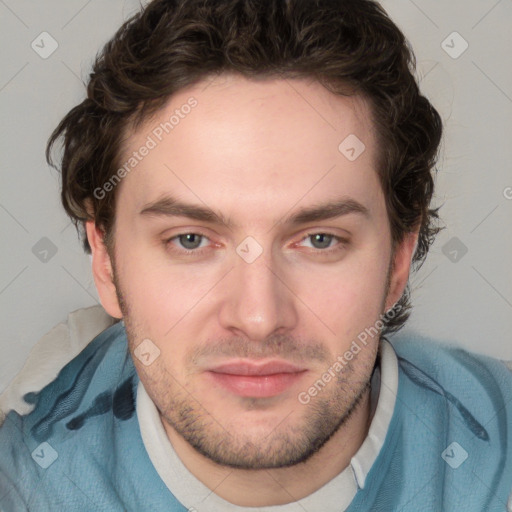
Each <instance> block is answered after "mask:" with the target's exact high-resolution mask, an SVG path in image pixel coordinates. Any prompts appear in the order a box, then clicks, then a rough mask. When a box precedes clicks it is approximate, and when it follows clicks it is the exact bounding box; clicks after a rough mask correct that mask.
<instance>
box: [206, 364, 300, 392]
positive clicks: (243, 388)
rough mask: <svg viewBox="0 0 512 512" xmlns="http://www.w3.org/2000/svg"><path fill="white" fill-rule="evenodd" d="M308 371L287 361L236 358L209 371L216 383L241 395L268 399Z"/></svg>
mask: <svg viewBox="0 0 512 512" xmlns="http://www.w3.org/2000/svg"><path fill="white" fill-rule="evenodd" d="M307 371H308V370H307V369H305V368H302V367H299V366H295V365H293V364H291V363H288V362H286V361H269V362H266V363H261V364H256V363H254V362H246V361H237V362H232V363H227V364H222V365H219V366H216V367H214V368H211V369H210V370H208V371H207V373H208V374H209V376H210V377H211V379H213V381H214V382H216V383H217V384H219V385H220V386H222V387H223V388H224V389H227V390H228V391H230V392H231V393H234V394H236V395H238V396H242V397H253V398H268V397H272V396H276V395H279V394H280V393H283V392H284V391H286V390H287V389H289V388H290V387H292V386H293V385H294V384H295V383H297V381H298V380H299V379H301V378H302V377H303V376H304V374H305V373H306V372H307Z"/></svg>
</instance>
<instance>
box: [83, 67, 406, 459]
mask: <svg viewBox="0 0 512 512" xmlns="http://www.w3.org/2000/svg"><path fill="white" fill-rule="evenodd" d="M186 105H188V107H186ZM171 116H174V118H172V117H171ZM165 123H168V124H167V125H166V124H165ZM167 131H168V133H167ZM349 136H350V137H351V138H350V139H348V141H349V142H350V143H345V146H344V145H343V144H342V146H341V150H340V149H339V146H340V143H342V142H343V141H344V140H345V139H346V138H347V137H349ZM354 136H356V137H357V139H359V141H361V142H362V143H363V144H364V151H362V153H361V154H359V156H357V155H358V153H359V152H360V149H361V148H362V146H361V145H360V142H357V140H356V139H355V138H354ZM150 139H151V142H150ZM354 141H356V142H354ZM347 144H348V148H347V147H346V146H347ZM143 146H146V147H149V148H150V149H149V150H148V151H144V150H140V151H139V149H140V148H141V147H143ZM350 147H353V148H354V149H355V150H354V151H351V150H350ZM134 151H136V152H137V156H135V158H136V159H137V163H136V165H134V166H133V169H131V170H130V172H127V173H126V174H127V175H126V176H125V177H124V178H123V179H122V181H121V183H120V184H119V185H118V187H119V189H118V190H117V193H118V199H117V210H116V225H115V234H114V237H115V250H114V254H113V263H114V267H113V271H114V277H115V278H114V284H112V283H111V282H110V283H109V279H108V277H107V274H108V269H109V265H110V260H109V259H108V256H107V255H106V253H105V252H104V251H103V252H102V248H101V244H99V243H96V242H95V240H94V237H95V234H94V233H95V231H94V228H93V226H91V225H88V226H87V229H88V234H89V240H90V241H92V243H91V245H92V246H93V257H94V263H93V270H94V272H95V279H96V283H97V286H98V290H99V293H100V297H101V299H102V303H103V305H104V306H105V308H106V309H107V311H108V312H109V313H110V314H111V315H113V316H123V318H124V321H125V326H126V331H127V336H128V341H129V348H130V351H131V352H132V355H133V359H134V363H135V366H136V369H137V372H138V374H139V376H140V379H141V381H142V383H143V384H144V386H145V388H146V390H147V392H148V394H149V395H150V397H151V398H152V400H153V401H154V403H155V404H156V406H157V407H158V409H159V411H160V414H161V417H162V422H163V424H164V427H165V428H166V430H167V432H168V433H169V434H170V436H171V435H176V434H178V435H179V436H181V437H182V438H184V439H185V440H186V441H187V442H188V443H189V444H190V445H191V446H192V447H194V448H195V449H196V450H197V452H199V453H200V454H202V455H204V456H206V457H208V458H209V459H211V460H213V461H215V462H217V463H219V464H223V465H227V466H232V467H238V468H246V469H261V468H275V467H285V466H290V465H292V464H296V463H297V462H299V461H305V460H307V459H308V458H309V457H310V456H311V455H312V454H313V453H314V452H315V451H316V450H317V449H318V448H319V447H321V446H322V445H323V444H324V443H325V442H326V441H327V440H328V439H329V438H330V437H331V436H332V435H333V433H334V432H336V431H337V430H338V429H339V428H340V426H341V425H343V424H344V422H346V421H347V418H349V417H350V415H351V413H352V412H353V411H354V410H355V409H356V406H357V404H358V402H359V401H360V400H361V397H362V396H363V395H364V394H365V392H366V391H367V390H368V383H369V381H370V378H371V373H372V369H373V367H374V362H375V357H376V351H377V347H378V336H376V337H375V338H374V339H371V340H368V343H367V345H365V346H363V345H361V343H359V345H361V350H360V351H359V352H358V353H357V354H354V355H353V358H351V360H347V359H346V358H345V359H344V361H345V363H344V364H343V365H342V369H341V370H338V371H334V372H333V371H332V368H333V365H334V363H335V362H336V361H340V359H339V358H338V356H343V355H344V354H345V353H346V352H347V351H349V350H350V348H351V346H353V345H352V342H353V341H354V340H357V339H358V338H357V337H358V335H359V334H360V333H362V332H364V331H365V329H366V328H369V327H372V326H374V325H375V324H376V322H377V321H378V320H379V317H380V315H381V314H382V313H383V312H384V311H385V310H386V309H387V308H389V307H391V306H392V305H393V304H394V302H396V301H397V300H398V298H399V296H400V295H401V291H402V290H403V287H404V286H405V282H406V280H407V276H408V269H409V264H410V255H411V249H412V245H408V246H407V248H408V249H407V248H406V249H407V250H405V251H403V252H401V253H400V254H402V255H403V256H399V257H401V258H402V259H399V260H397V264H396V265H395V267H393V265H392V261H393V259H392V251H391V237H390V229H389V224H388V220H387V215H386V208H385V202H384V197H383V193H382V190H381V187H380V184H379V181H378V177H377V174H376V167H375V166H376V164H375V159H376V142H375V135H374V133H373V132H372V123H371V118H370V111H369V108H368V105H367V104H366V103H365V102H364V101H363V100H362V99H361V98H359V97H341V96H335V95H333V94H331V93H329V92H328V91H327V90H325V89H324V88H323V87H322V86H321V85H319V84H318V83H316V82H310V81H305V80H297V79H294V80H287V81H285V80H277V79H276V80H266V81H250V80H247V79H244V78H241V77H237V76H233V75H224V76H222V77H217V78H216V79H215V80H214V81H213V82H211V81H208V82H206V81H205V82H202V83H200V84H198V85H196V86H194V87H191V88H188V89H186V90H182V91H181V92H180V93H178V94H176V95H175V96H173V98H172V99H171V100H170V102H169V103H168V104H167V106H166V107H165V108H164V109H162V110H161V111H159V112H158V114H157V115H156V117H154V118H153V119H151V120H150V121H148V122H147V123H146V124H145V125H144V126H142V127H140V128H139V129H138V130H137V131H136V132H133V133H131V134H129V137H128V138H127V140H126V145H125V147H124V149H123V154H122V157H121V160H122V162H128V161H129V159H130V157H134ZM142 153H144V155H142ZM347 155H348V157H350V158H348V157H347ZM354 156H357V158H355V159H354ZM139 157H140V158H139ZM132 163H134V162H132ZM114 285H115V286H114ZM144 340H150V341H144ZM143 341H144V344H143V345H141V347H144V353H146V354H148V353H149V354H150V356H149V357H148V356H147V355H146V356H145V357H146V362H148V361H149V360H152V359H153V358H154V357H155V358H154V360H153V361H152V362H151V364H148V365H145V364H143V362H142V361H141V360H139V358H138V357H137V356H136V352H135V349H136V348H137V347H138V346H139V344H141V343H142V342H143ZM329 368H331V379H329V381H328V382H327V383H325V373H326V372H328V370H329ZM338 368H339V367H338ZM322 376H324V378H323V377H322ZM319 379H323V381H324V383H325V386H322V387H321V388H318V390H317V393H316V394H315V396H313V395H312V394H311V393H308V390H309V389H310V388H311V387H312V386H314V384H315V382H318V381H319ZM306 394H307V396H309V400H305V397H306ZM300 397H302V399H300ZM306 402H307V403H306Z"/></svg>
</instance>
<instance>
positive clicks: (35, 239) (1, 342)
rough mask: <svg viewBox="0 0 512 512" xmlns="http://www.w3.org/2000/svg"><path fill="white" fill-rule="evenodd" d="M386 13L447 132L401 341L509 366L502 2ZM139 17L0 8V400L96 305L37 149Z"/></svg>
mask: <svg viewBox="0 0 512 512" xmlns="http://www.w3.org/2000/svg"><path fill="white" fill-rule="evenodd" d="M382 5H383V6H384V8H385V9H386V10H387V11H388V12H389V13H390V15H391V17H392V18H393V19H394V20H395V22H396V23H397V24H398V25H399V26H400V27H401V29H402V30H403V31H404V33H405V34H406V36H407V37H408V38H409V40H410V42H411V44H412V47H413V49H414V51H415V53H416V56H417V62H418V76H419V79H420V80H421V84H420V86H421V88H422V90H423V92H424V93H425V94H426V95H427V96H428V97H429V99H430V100H431V101H432V102H433V103H434V105H435V106H436V108H437V109H438V110H439V112H440V114H441V116H442V118H443V120H444V123H445V138H444V143H443V149H442V156H441V159H440V161H439V165H438V167H439V173H438V176H437V179H436V186H437V192H436V199H435V202H436V204H443V207H442V208H441V211H440V213H441V217H442V220H443V223H444V225H445V226H446V229H445V230H444V231H442V232H441V233H440V235H439V236H438V239H437V241H436V243H435V245H434V246H433V247H432V249H431V252H430V255H429V257H428V259H427V262H426V263H425V264H424V266H423V267H422V268H421V269H420V270H419V271H418V272H417V273H416V274H413V275H412V276H411V280H410V281H411V288H412V299H413V304H414V312H413V314H412V316H411V318H410V320H409V322H408V324H407V326H406V327H405V329H404V331H402V335H406V334H407V332H409V331H411V330H414V331H419V332H420V333H422V334H424V335H428V336H430V337H432V338H435V339H442V340H449V341H451V342H454V343H456V344H459V345H461V346H463V347H466V348H467V349H469V350H472V351H475V352H480V353H485V354H488V355H491V356H494V357H499V358H502V359H512V336H511V332H512V270H511V262H512V232H511V231H512V230H511V225H512V222H511V221H512V141H511V134H512V129H511V128H512V121H511V119H512V70H511V65H510V62H511V61H510V50H511V49H512V35H511V32H512V31H511V30H510V27H511V26H512V3H511V2H510V1H504V0H502V1H497V0H479V1H476V0H472V1H468V0H451V1H450V2H439V1H434V0H415V1H409V0H384V1H383V2H382ZM138 6H139V3H138V2H136V1H134V0H124V1H123V0H108V1H107V0H102V1H100V0H92V1H89V2H87V1H85V0H73V1H69V0H68V1H66V2H64V1H60V2H59V1H56V0H51V1H41V2H33V1H28V0H17V1H16V2H14V1H13V0H5V2H1V3H0V19H1V22H0V23H1V28H2V30H1V31H0V38H1V42H2V44H1V63H2V67H1V69H2V73H1V78H0V105H1V112H2V116H1V123H2V137H1V155H2V157H1V166H2V170H1V186H0V223H1V229H2V247H3V253H2V259H1V261H2V265H1V272H0V308H1V315H2V316H1V329H2V330H1V338H0V392H1V391H2V390H3V389H4V388H5V387H6V386H7V384H8V383H9V381H10V380H11V379H12V378H13V377H14V375H15V374H16V373H17V371H19V369H21V367H22V365H23V363H24V361H25V359H26V357H27V355H28V353H29V351H30V349H31V347H32V346H33V345H34V344H35V343H36V342H37V341H38V340H39V338H40V337H41V336H42V335H44V334H45V333H46V332H48V331H49V330H50V329H51V328H52V327H53V326H54V325H56V324H57V323H59V322H61V321H63V320H65V319H66V316H67V314H68V313H69V312H71V311H73V310H76V309H78V308H81V307H87V306H91V305H94V304H96V303H98V297H97V293H96V290H95V286H94V282H93V279H92V275H91V270H90V260H89V257H88V256H87V255H86V254H85V253H84V252H83V250H82V247H81V245H80V243H79V241H78V239H77V235H76V232H75V230H74V227H73V226H72V225H71V223H70V221H69V219H68V218H67V217H66V215H65V214H64V211H63V209H62V207H61V205H60V197H59V174H58V173H57V172H56V171H54V170H53V169H50V168H49V167H48V165H47V164H46V162H45V158H44V149H45V144H46V141H47V139H48V137H49V135H50V133H51V131H52V130H53V129H54V128H55V127H56V125H57V124H58V122H59V121H60V119H61V118H62V117H63V116H64V115H65V114H66V113H67V111H68V110H69V109H71V108H72V107H73V106H74V105H76V104H77V103H79V102H80V101H81V100H82V99H83V98H84V95H85V88H84V82H85V81H86V80H87V77H88V74H89V72H90V66H91V63H92V60H93V58H94V56H95V54H96V52H97V51H98V50H99V49H100V48H101V47H102V46H103V44H104V43H105V42H106V41H107V40H108V39H109V38H110V37H111V36H112V35H113V33H114V32H115V30H116V29H117V28H118V27H119V26H120V24H121V23H122V22H123V21H124V20H125V19H127V18H128V17H129V16H130V15H132V14H134V13H135V11H136V10H137V9H138ZM42 32H47V33H48V34H50V35H51V37H52V38H53V39H54V40H55V41H56V43H57V44H58V47H57V49H56V50H55V51H54V52H53V53H52V54H51V55H50V56H47V58H42V56H41V54H42V55H43V56H46V55H44V52H49V51H50V50H51V49H52V46H51V45H52V44H55V43H53V42H52V41H51V40H50V38H49V36H46V35H43V36H41V35H40V34H41V33H42ZM453 32H457V33H458V34H459V35H456V34H455V35H453ZM41 39H43V42H41ZM443 41H445V42H444V43H443ZM33 42H34V43H33ZM466 44H467V45H468V47H467V49H466V50H465V51H464V52H463V53H461V51H462V50H463V49H464V47H465V45H466ZM31 45H33V46H34V47H33V46H31ZM35 45H38V46H35ZM459 54H460V55H459ZM466 251H467V252H466Z"/></svg>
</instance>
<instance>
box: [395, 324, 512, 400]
mask: <svg viewBox="0 0 512 512" xmlns="http://www.w3.org/2000/svg"><path fill="white" fill-rule="evenodd" d="M389 342H390V343H391V344H392V346H393V348H394V350H395V352H396V354H397V357H398V361H399V366H400V369H401V370H403V371H407V370H410V369H411V368H412V367H411V365H414V366H416V367H418V368H421V369H422V370H423V371H424V372H426V373H428V374H429V375H430V376H432V377H434V378H438V379H442V380H444V381H448V382H450V381H453V382H457V381H458V379H460V378H461V377H462V378H464V379H465V382H466V384H468V383H474V384H475V385H480V386H482V387H484V388H486V389H488V390H490V389H492V388H494V387H496V386H497V387H498V388H500V389H502V390H503V392H507V391H511V390H510V384H511V383H512V371H511V368H510V367H509V365H508V364H507V363H506V362H505V361H501V360H499V359H496V358H493V357H489V356H487V355H483V354H478V353H475V352H471V351H468V350H466V349H465V348H463V347H461V346H460V345H458V344H456V343H455V342H453V341H448V340H434V339H431V338H427V337H425V336H422V335H420V334H418V333H414V332H413V333H406V334H400V335H399V336H396V337H393V338H390V339H389Z"/></svg>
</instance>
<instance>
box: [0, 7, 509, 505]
mask: <svg viewBox="0 0 512 512" xmlns="http://www.w3.org/2000/svg"><path fill="white" fill-rule="evenodd" d="M412 63H413V58H412V55H411V54H410V52H409V50H408V48H407V45H406V42H405V40H404V37H403V35H402V34H401V32H400V31H399V30H398V28H397V27H396V26H395V25H394V24H393V23H392V22H391V21H390V20H389V18H388V17H387V16H386V14H385V13H384V11H383V10H382V9H381V8H380V7H379V6H378V5H377V4H376V3H375V2H373V1H370V0H338V1H332V0H331V1H329V0H318V1H316V2H314V3H312V2H302V1H298V0H295V1H294V0H290V1H283V0H266V1H254V0H253V1H250V0H245V1H238V0H237V1H235V0H216V1H215V2H214V1H204V0H201V1H199V0H181V1H176V2H171V1H168V0H154V1H153V2H151V3H150V4H149V5H148V6H147V7H146V8H145V10H143V11H142V12H141V13H140V14H138V15H136V16H135V17H134V18H132V19H131V20H129V21H128V22H127V23H126V24H125V25H123V27H121V29H120V30H119V31H118V33H117V34H116V35H115V36H114V38H113V39H112V40H111V41H110V42H109V43H108V44H107V45H106V46H105V48H104V50H103V52H102V54H101V55H99V57H98V58H97V61H96V63H95V65H94V69H93V73H92V74H91V77H90V81H89V84H88V90H87V91H88V98H87V99H86V100H84V101H83V102H82V103H81V104H80V105H78V106H77V107H75V108H74V109H73V110H71V111H70V112H69V114H68V115H67V116H66V117H65V118H64V119H63V121H62V122H61V123H60V125H59V126H58V127H57V128H56V130H55V132H54V133H53V135H52V137H51V139H50V141H49V145H48V151H47V156H48V157H50V150H51V147H52V146H53V144H54V142H55V141H56V140H57V139H59V138H61V137H62V139H63V145H64V152H63V155H62V162H61V165H60V167H61V170H62V199H63V204H64V207H65V209H66V211H67V212H68V214H69V215H70V216H71V218H72V219H74V221H75V222H76V223H77V226H78V227H80V226H82V225H83V226H85V232H86V239H85V248H86V250H90V251H91V253H92V265H93V275H94V279H95V283H96V286H97V289H98V293H99V296H100V298H101V302H102V305H103V307H104V308H105V310H106V311H107V313H109V315H110V316H112V317H114V318H117V319H120V320H121V321H119V322H117V323H116V324H115V325H113V326H112V327H110V328H108V329H107V330H105V331H104V332H102V333H101V334H100V335H99V336H97V337H96V338H95V339H94V340H92V341H91V342H90V343H89V344H88V345H87V347H86V348H85V349H84V350H83V351H82V352H81V353H80V355H78V356H77V357H76V358H75V359H73V360H72V361H71V362H70V363H69V364H68V365H66V366H65V367H64V368H63V369H62V371H61V372H60V374H59V376H58V377H57V379H56V380H54V381H53V382H52V383H51V384H49V385H48V386H46V387H45V388H44V389H43V390H42V391H41V392H40V393H37V394H29V395H28V396H27V397H26V400H27V401H28V402H30V403H33V404H34V405H35V408H34V410H33V411H32V412H31V413H30V414H28V415H25V416H20V415H18V414H16V413H15V412H11V413H10V414H9V415H8V416H7V417H6V420H5V422H4V425H3V426H2V428H1V429H0V442H1V447H0V455H1V457H0V476H1V484H0V493H1V494H0V499H1V500H2V501H0V504H1V506H2V510H4V511H11V510H38V511H39V510H52V511H53V510H66V511H68V510H109V511H113V510H134V511H135V510H136V511H140V510H151V511H157V510H177V511H178V510H191V511H192V510H197V511H212V510H216V511H217V510H219V511H220V510H223V511H224V510H226V511H229V510H233V511H242V510H267V511H277V510H279V511H282V512H291V511H296V510H302V511H310V512H313V511H335V510H336V511H341V510H347V511H360V510H382V511H389V510H393V511H395V510H410V511H418V510H425V511H439V510H450V511H454V510H464V511H472V510H475V511H476V510H478V511H483V510H486V511H487V510H492V511H498V510H501V511H503V510H506V507H507V499H508V496H509V493H510V491H511V486H512V456H511V449H510V446H511V444H510V436H511V435H512V424H511V422H510V419H509V417H510V413H511V403H512V375H511V374H510V372H509V371H508V369H507V368H506V366H505V365H504V364H503V363H501V362H499V361H496V360H493V359H490V358H486V357H482V356H477V355H473V354H470V353H467V352H465V351H463V350H460V349H455V348H443V347H441V346H440V345H438V344H437V343H434V342H429V341H427V342H425V340H422V339H417V340H415V339H411V340H408V341H407V342H403V343H395V344H394V345H392V344H391V343H390V342H389V341H388V340H387V339H386V337H385V336H386V335H387V334H390V333H392V332H393V331H396V330H398V329H399V328H400V327H401V326H402V325H403V324H404V322H405V320H406V319H407V316H408V311H409V309H410V304H409V301H408V293H407V282H408V277H409V272H410V268H411V264H412V263H415V264H416V265H419V264H421V262H422V261H423V260H424V258H425V256H426V254H427V252H428V249H429V246H430V244H431V243H432V242H433V239H434V236H435V234H436V232H437V231H438V228H437V227H436V225H435V220H436V218H437V212H436V210H433V209H430V201H431V198H432V194H433V179H432V171H433V168H434V165H435V160H436V156H437V150H438V146H439V142H440V138H441V122H440V118H439V115H438V114H437V112H436V111H435V109H434V108H433V107H432V106H431V105H430V104H429V102H428V101H427V100H426V99H425V98H424V97H423V96H422V95H421V94H420V93H419V91H418V87H417V84H416V83H415V81H414V78H413V75H412V73H411V71H412Z"/></svg>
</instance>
